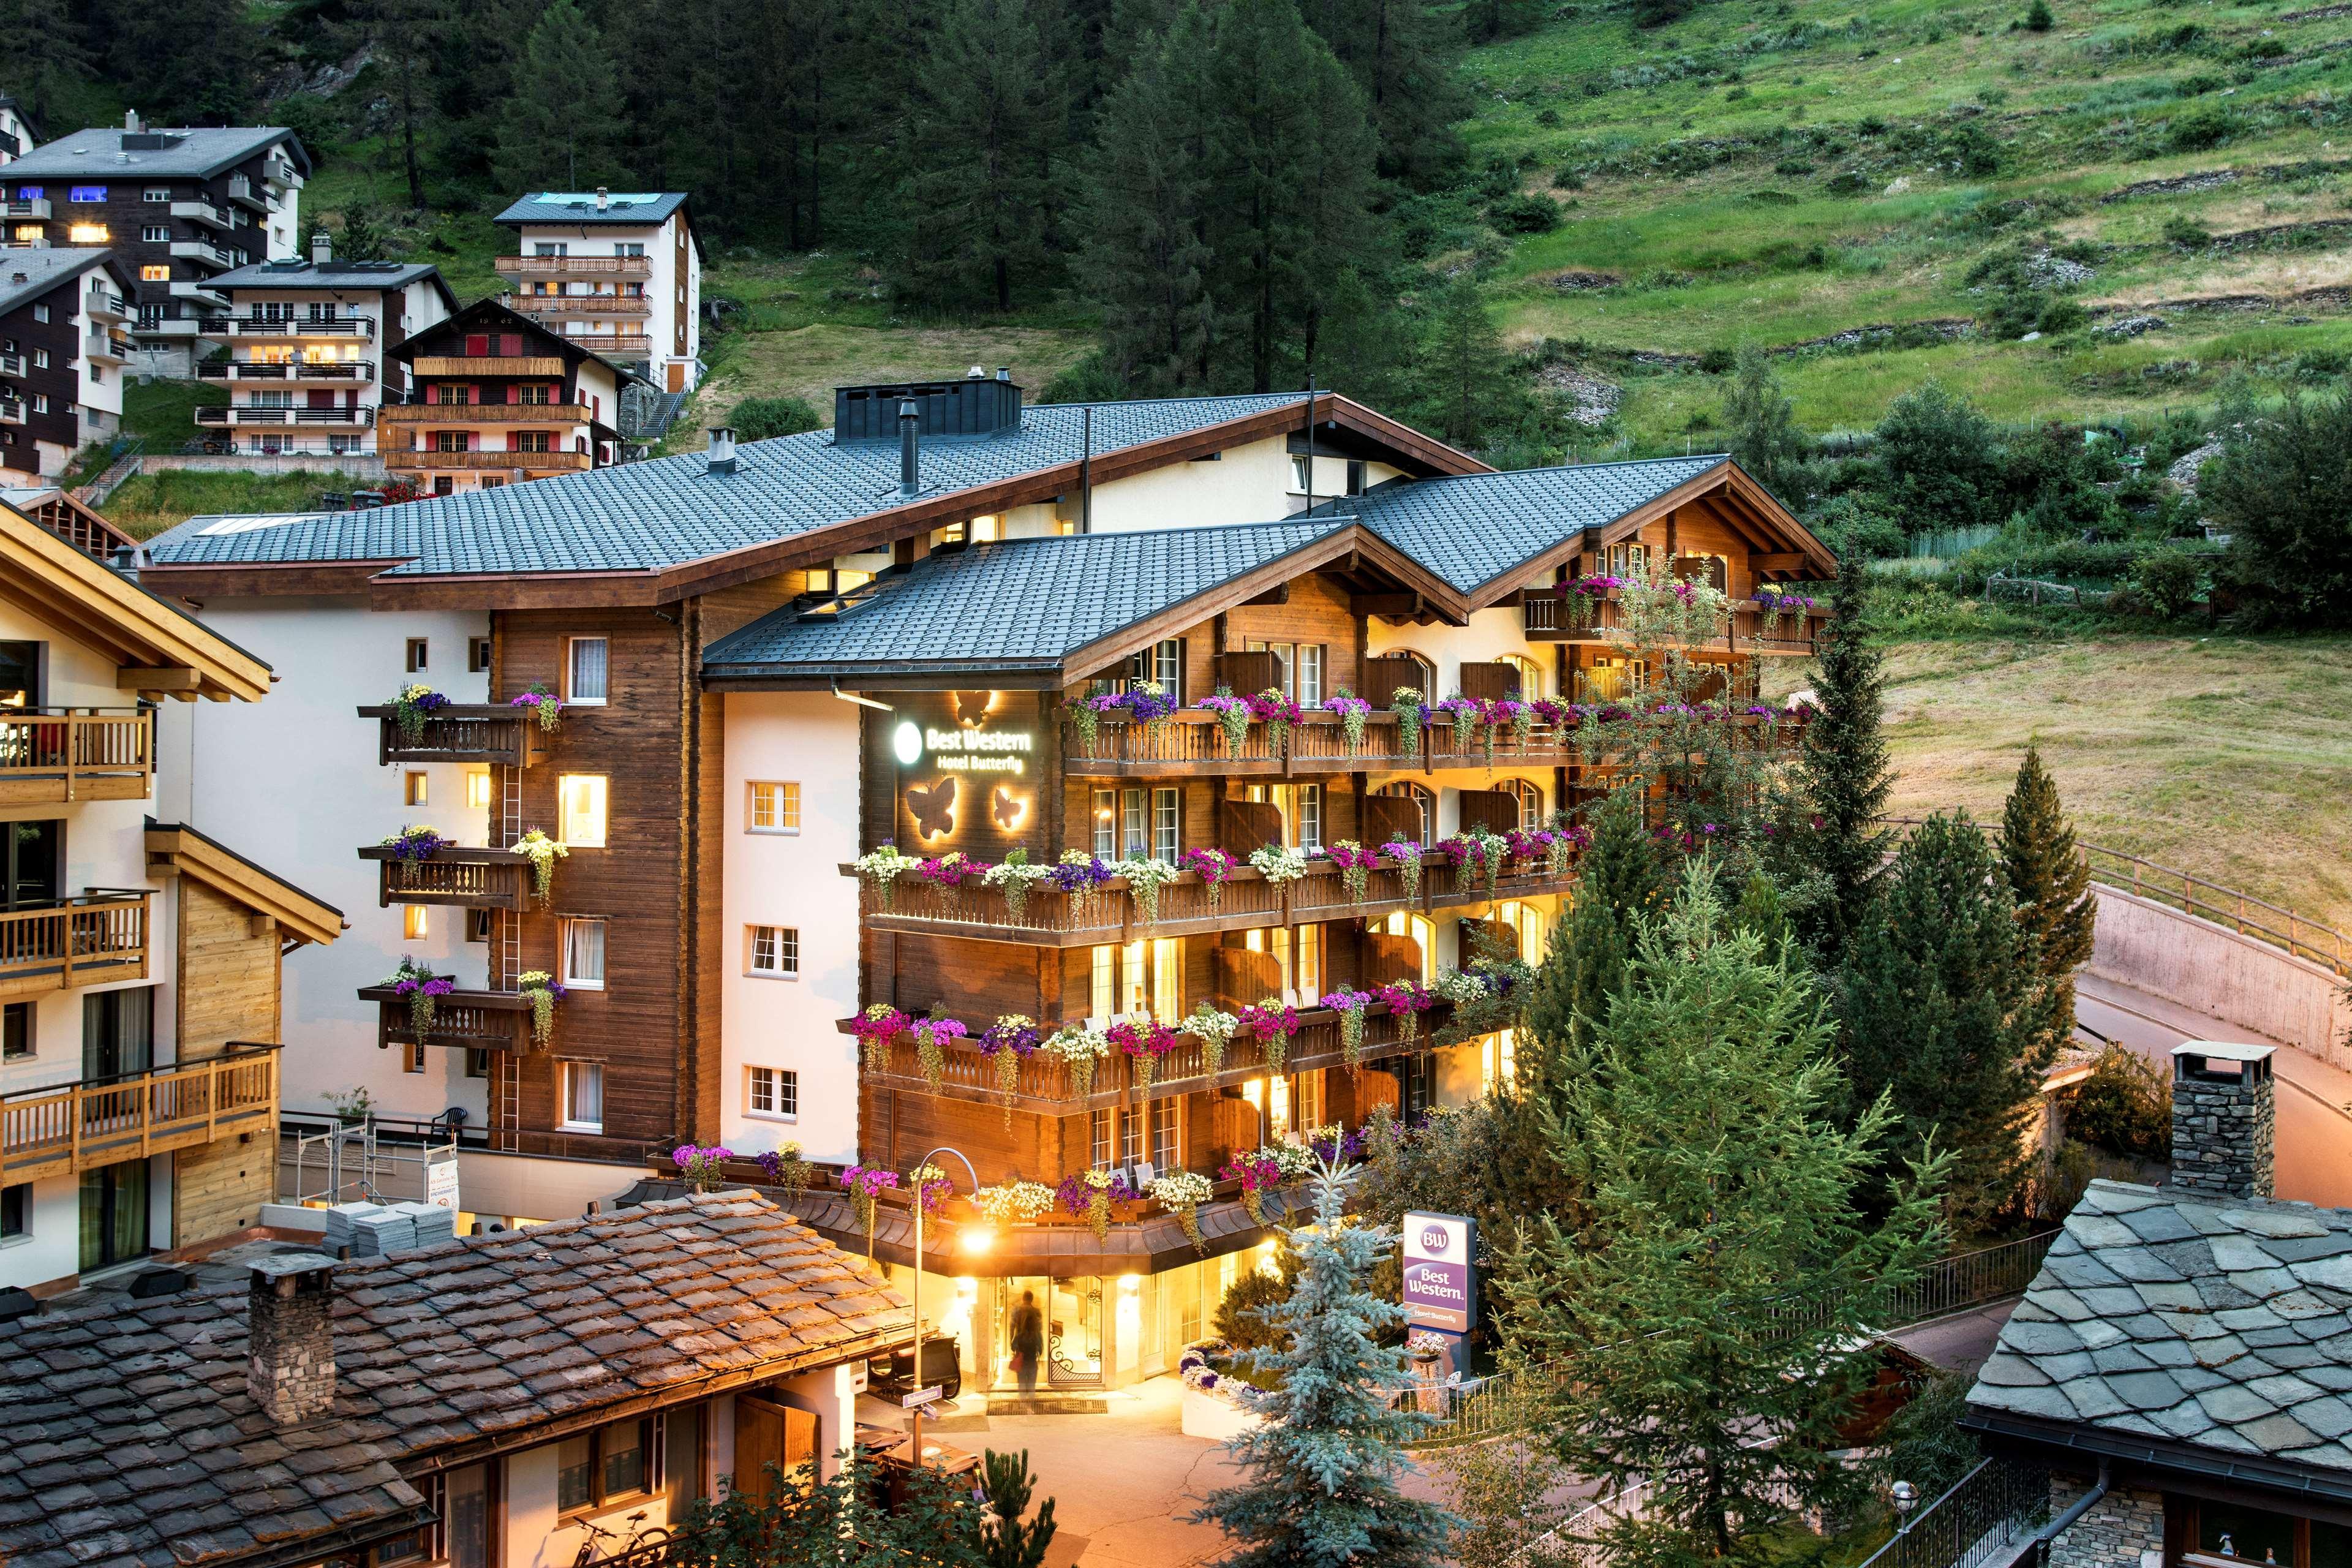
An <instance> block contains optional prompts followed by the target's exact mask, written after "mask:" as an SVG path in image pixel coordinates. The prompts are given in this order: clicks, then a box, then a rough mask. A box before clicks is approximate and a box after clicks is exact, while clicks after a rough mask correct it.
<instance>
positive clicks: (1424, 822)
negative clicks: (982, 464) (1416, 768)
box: [1372, 779, 1437, 848]
mask: <svg viewBox="0 0 2352 1568" xmlns="http://www.w3.org/2000/svg"><path fill="white" fill-rule="evenodd" d="M1372 793H1373V794H1375V795H1396V796H1399V797H1401V798H1402V799H1405V800H1409V801H1411V802H1412V804H1413V809H1414V810H1415V811H1417V812H1419V813H1420V814H1421V842H1422V847H1423V848H1427V847H1429V846H1430V845H1432V844H1434V843H1436V842H1437V797H1436V796H1435V795H1432V794H1430V793H1429V790H1428V788H1427V787H1426V786H1425V785H1422V784H1409V783H1406V782H1405V781H1403V780H1402V779H1400V780H1399V781H1397V782H1396V783H1394V784H1382V785H1381V787H1380V788H1379V789H1377V790H1374V791H1373V792H1372Z"/></svg>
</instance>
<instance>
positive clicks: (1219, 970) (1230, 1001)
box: [1209, 947, 1282, 1013]
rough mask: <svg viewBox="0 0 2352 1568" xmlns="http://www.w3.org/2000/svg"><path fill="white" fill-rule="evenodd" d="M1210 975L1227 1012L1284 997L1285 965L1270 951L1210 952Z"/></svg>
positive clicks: (1224, 949) (1219, 1002) (1232, 949)
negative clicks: (1283, 976) (1283, 977)
mask: <svg viewBox="0 0 2352 1568" xmlns="http://www.w3.org/2000/svg"><path fill="white" fill-rule="evenodd" d="M1209 959H1210V964H1209V968H1210V974H1211V978H1212V980H1213V983H1214V984H1215V985H1216V988H1217V1005H1218V1006H1219V1007H1221V1008H1223V1010H1224V1011H1226V1012H1228V1013H1237V1012H1239V1011H1241V1010H1242V1009H1243V1008H1244V1007H1254V1006H1255V1005H1257V1004H1258V1003H1260V1002H1263V1001H1265V999H1266V998H1267V997H1269V996H1279V995H1281V994H1282V965H1281V964H1279V963H1276V962H1275V957H1274V954H1272V953H1270V952H1251V951H1250V950H1249V949H1248V948H1245V947H1213V948H1211V949H1210V950H1209Z"/></svg>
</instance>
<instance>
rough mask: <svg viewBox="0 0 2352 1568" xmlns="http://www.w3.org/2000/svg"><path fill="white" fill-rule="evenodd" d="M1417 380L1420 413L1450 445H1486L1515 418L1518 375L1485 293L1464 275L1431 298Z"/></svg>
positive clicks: (1512, 424)
mask: <svg viewBox="0 0 2352 1568" xmlns="http://www.w3.org/2000/svg"><path fill="white" fill-rule="evenodd" d="M1419 379H1420V382H1421V405H1422V408H1423V411H1424V417H1425V418H1426V419H1427V420H1428V422H1429V424H1430V426H1431V427H1432V428H1433V430H1434V432H1435V433H1436V434H1437V435H1438V436H1439V437H1443V438H1444V440H1445V441H1446V442H1448V443H1449V444H1451V445H1453V446H1455V447H1467V448H1469V449H1472V450H1477V449H1480V448H1485V447H1492V446H1494V445H1495V444H1496V442H1497V441H1498V440H1500V439H1501V438H1502V437H1504V436H1505V435H1506V434H1507V433H1508V432H1509V431H1510V430H1512V429H1513V428H1515V427H1516V426H1517V425H1518V424H1519V422H1520V416H1521V415H1522V413H1523V411H1524V405H1523V400H1522V395H1521V393H1520V389H1519V382H1518V378H1517V376H1516V375H1514V374H1512V371H1511V362H1510V356H1509V355H1508V354H1507V353H1505V352H1504V349H1503V334H1502V333H1501V332H1500V331H1497V330H1496V326H1495V322H1494V318H1493V317H1491V316H1489V315H1488V314H1487V313H1486V296H1485V295H1484V294H1482V293H1481V292H1480V291H1479V289H1478V283H1477V279H1475V278H1473V277H1471V276H1470V275H1469V274H1468V273H1465V274H1463V275H1462V276H1461V277H1460V278H1457V279H1454V281H1453V282H1452V283H1450V284H1448V285H1446V286H1445V288H1444V291H1443V292H1441V293H1440V294H1439V295H1438V296H1437V300H1436V304H1435V307H1434V308H1433V310H1431V312H1430V319H1429V327H1428V330H1427V331H1425V332H1424V333H1423V338H1422V346H1421V366H1420V378H1419Z"/></svg>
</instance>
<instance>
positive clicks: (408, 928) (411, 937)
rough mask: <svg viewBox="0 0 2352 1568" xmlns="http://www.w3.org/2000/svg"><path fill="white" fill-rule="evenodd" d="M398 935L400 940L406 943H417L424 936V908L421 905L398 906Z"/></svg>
mask: <svg viewBox="0 0 2352 1568" xmlns="http://www.w3.org/2000/svg"><path fill="white" fill-rule="evenodd" d="M400 934H401V938H402V940H404V941H406V942H416V941H419V940H420V939H422V938H423V937H424V936H425V934H426V926H425V906H424V905H423V904H403V905H401V906H400Z"/></svg>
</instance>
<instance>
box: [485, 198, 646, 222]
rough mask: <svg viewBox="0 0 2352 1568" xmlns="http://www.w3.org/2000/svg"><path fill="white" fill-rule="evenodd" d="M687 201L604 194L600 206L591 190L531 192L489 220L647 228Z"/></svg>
mask: <svg viewBox="0 0 2352 1568" xmlns="http://www.w3.org/2000/svg"><path fill="white" fill-rule="evenodd" d="M686 200H687V193H686V192H684V191H607V192H606V193H605V194H604V205H603V206H601V207H600V206H598V205H596V193H595V192H593V191H533V192H530V193H529V194H527V195H523V196H520V197H518V198H517V199H516V201H515V202H514V204H513V205H511V206H509V207H508V208H507V210H506V211H504V212H502V213H500V214H499V216H497V217H496V218H494V219H492V220H491V221H492V222H494V223H502V224H508V225H516V226H519V225H522V224H577V223H604V224H620V225H623V226H627V227H630V228H650V227H652V226H655V225H656V224H661V223H666V222H667V221H668V220H669V215H670V214H672V213H674V212H676V211H677V209H678V208H680V207H682V206H684V205H686Z"/></svg>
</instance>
